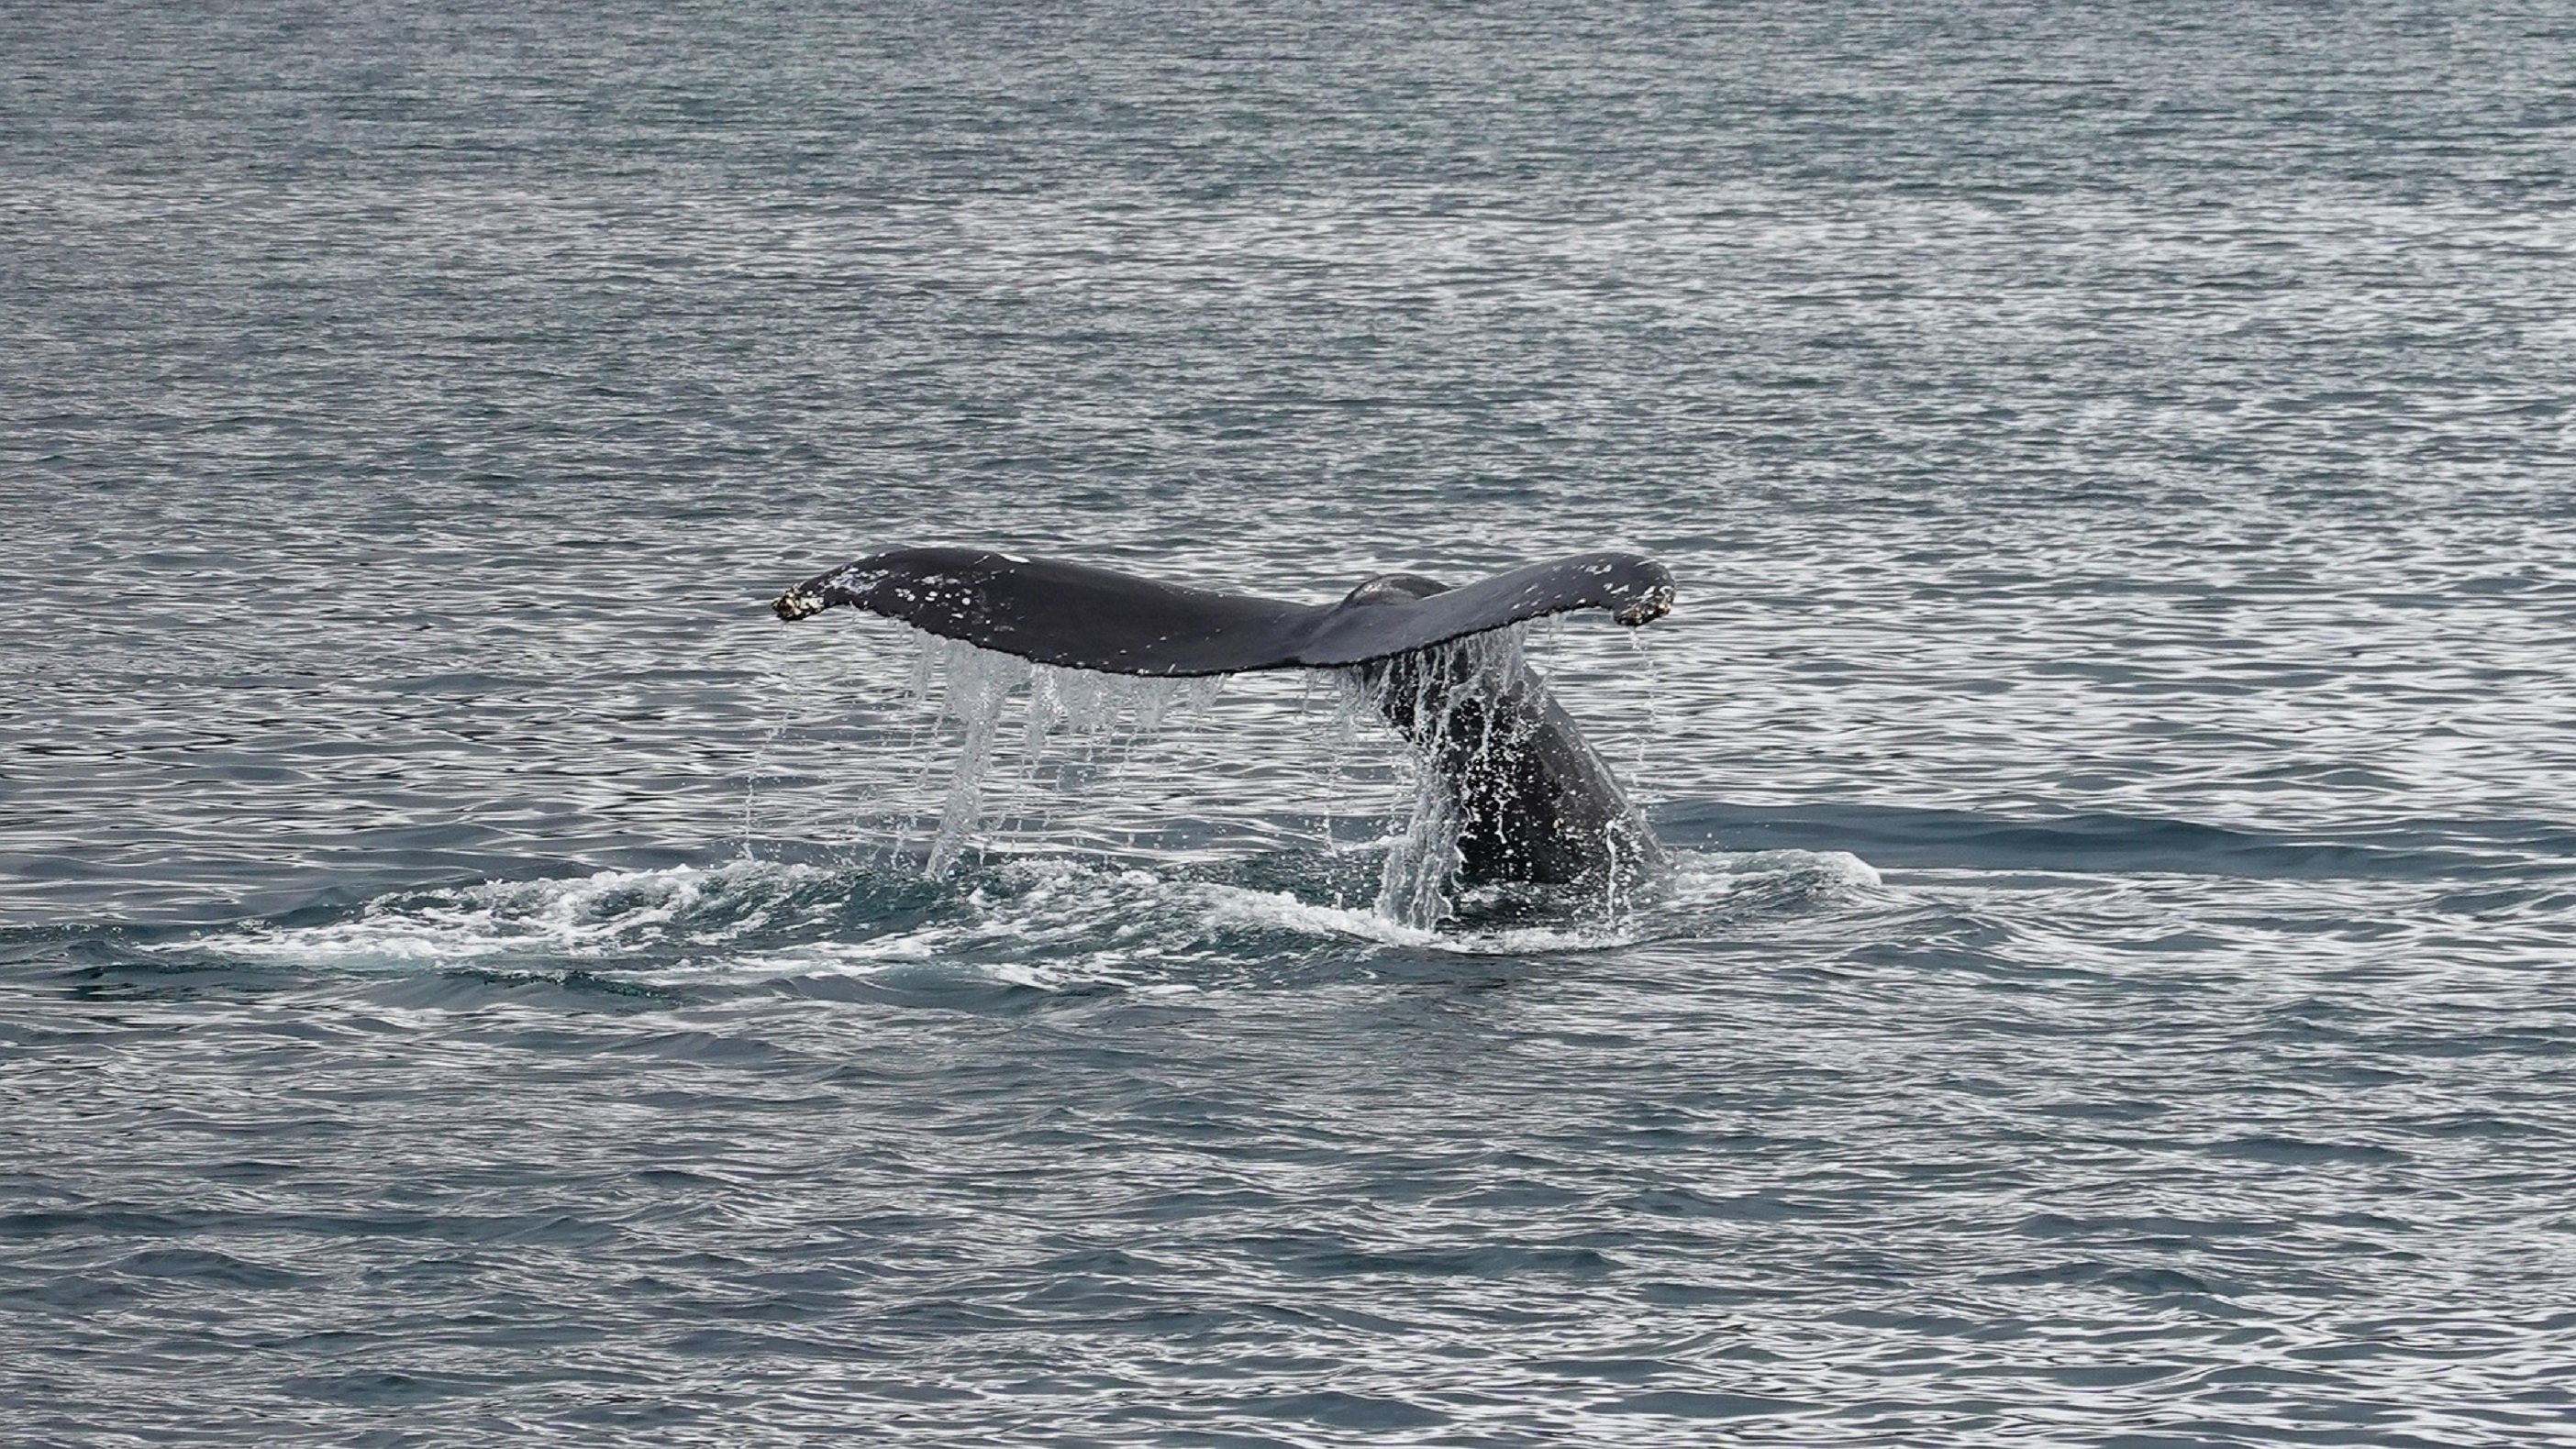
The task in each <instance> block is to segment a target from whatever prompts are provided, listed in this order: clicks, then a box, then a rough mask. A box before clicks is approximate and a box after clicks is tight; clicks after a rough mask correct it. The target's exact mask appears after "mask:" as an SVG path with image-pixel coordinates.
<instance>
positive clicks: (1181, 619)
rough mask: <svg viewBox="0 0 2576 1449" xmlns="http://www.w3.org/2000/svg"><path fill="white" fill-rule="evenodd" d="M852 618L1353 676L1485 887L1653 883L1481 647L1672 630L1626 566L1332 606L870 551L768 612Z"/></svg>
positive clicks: (954, 633)
mask: <svg viewBox="0 0 2576 1449" xmlns="http://www.w3.org/2000/svg"><path fill="white" fill-rule="evenodd" d="M843 604H846V605H848V606H850V607H852V608H858V609H865V610H867V611H868V612H870V613H875V614H883V615H885V616H886V617H888V618H891V619H899V620H902V621H903V622H904V623H907V624H910V625H912V626H913V627H914V628H916V629H921V630H924V631H926V632H928V633H932V634H937V635H940V636H942V637H944V638H949V639H958V640H963V641H964V642H966V643H968V644H972V645H975V646H976V647H978V648H981V649H992V650H998V651H1000V652H1002V653H1005V654H1016V655H1018V656H1020V657H1021V658H1023V659H1029V660H1033V661H1035V662H1037V663H1040V664H1052V665H1057V666H1060V667H1062V668H1067V669H1092V670H1100V671H1103V672H1106V673H1112V674H1143V675H1157V676H1163V677H1179V676H1188V675H1208V674H1241V673H1246V672H1250V671H1253V670H1261V669H1296V668H1306V669H1335V668H1353V670H1354V673H1355V674H1356V675H1357V677H1358V678H1359V679H1360V681H1361V682H1362V683H1364V684H1365V685H1366V686H1367V688H1368V689H1369V691H1370V694H1371V696H1372V698H1373V699H1374V700H1375V702H1376V704H1377V707H1378V711H1379V713H1381V714H1383V715H1384V716H1385V717H1386V720H1387V723H1389V724H1390V725H1393V726H1394V727H1395V729H1396V732H1397V733H1399V734H1401V735H1403V736H1404V738H1405V739H1406V740H1407V741H1408V742H1410V743H1411V744H1412V745H1413V746H1414V747H1415V748H1416V749H1418V750H1420V751H1421V752H1422V755H1423V758H1424V759H1425V760H1426V761H1427V762H1428V764H1429V765H1430V767H1431V769H1432V772H1433V773H1434V774H1436V775H1437V776H1438V777H1439V779H1440V780H1441V782H1442V784H1443V786H1444V787H1445V790H1446V793H1447V796H1448V800H1449V803H1450V804H1451V806H1452V807H1453V808H1454V809H1455V811H1456V813H1457V817H1458V827H1459V829H1458V841H1457V847H1458V864H1459V869H1460V872H1461V874H1463V875H1464V876H1465V877H1466V878H1468V879H1470V880H1476V881H1525V882H1531V883H1537V884H1589V885H1595V886H1599V887H1603V888H1613V889H1615V888H1617V887H1619V886H1621V885H1624V884H1627V883H1630V882H1633V881H1635V880H1637V879H1639V878H1641V877H1643V876H1645V875H1648V874H1651V873H1653V872H1655V871H1658V870H1660V869H1661V868H1662V866H1663V863H1664V854H1663V850H1662V848H1661V847H1660V846H1659V845H1657V844H1656V842H1655V837H1654V833H1653V832H1652V831H1651V830H1649V829H1648V828H1647V826H1646V822H1645V819H1644V817H1643V816H1641V815H1639V814H1638V813H1637V811H1636V809H1635V808H1634V807H1633V806H1631V805H1630V804H1629V803H1628V800H1627V797H1626V796H1624V795H1622V794H1621V793H1620V791H1619V786H1618V782H1617V780H1616V779H1615V778H1614V777H1613V776H1612V774H1611V772H1610V767H1609V765H1608V764H1607V763H1605V762H1604V761H1603V760H1602V758H1601V756H1600V754H1599V752H1598V751H1596V750H1594V749H1593V748H1592V746H1591V745H1590V744H1589V743H1588V742H1586V741H1585V740H1584V738H1583V735H1582V733H1581V731H1579V730H1577V729H1576V728H1575V724H1574V720H1573V718H1572V716H1570V715H1568V714H1567V713H1566V712H1565V710H1564V708H1563V707H1562V706H1561V705H1559V704H1558V703H1557V702H1556V700H1555V698H1554V696H1552V695H1550V694H1549V693H1548V690H1547V686H1546V684H1545V683H1544V682H1543V681H1542V680H1540V678H1539V677H1538V675H1537V673H1536V672H1534V671H1533V670H1531V669H1530V668H1529V666H1528V665H1526V664H1524V663H1522V662H1521V659H1520V653H1519V650H1518V648H1517V646H1508V645H1507V646H1505V647H1496V646H1495V643H1494V641H1493V640H1490V639H1486V638H1480V637H1478V636H1484V635H1490V634H1491V633H1492V632H1493V631H1494V630H1497V629H1501V628H1504V627H1505V626H1507V625H1511V624H1517V623H1521V622H1523V621H1524V620H1529V619H1537V618H1542V617H1545V616H1547V615H1550V614H1563V613H1569V612H1572V611H1574V610H1578V609H1606V610H1608V611H1609V612H1610V614H1611V616H1612V617H1613V618H1616V619H1617V620H1618V621H1619V622H1620V623H1622V624H1628V625H1632V626H1633V625H1638V624H1644V623H1647V622H1649V621H1651V620H1654V619H1658V618H1661V617H1663V616H1664V615H1665V614H1666V613H1668V612H1670V611H1671V609H1672V604H1673V578H1672V574H1671V573H1670V572H1669V571H1667V570H1666V569H1665V568H1664V566H1663V565H1662V564H1659V563H1656V562H1655V561H1653V560H1652V559H1647V558H1641V557H1639V556H1637V555H1635V554H1628V553H1585V554H1575V555H1573V556H1572V557H1570V558H1562V559H1558V560H1556V561H1555V562H1553V563H1543V564H1532V565H1530V566H1529V567H1527V568H1521V569H1514V570H1513V571H1511V572H1510V573H1506V574H1497V575H1495V576H1494V577H1492V578H1489V579H1483V580H1480V581H1478V582H1476V583H1472V584H1466V585H1463V586H1461V587H1458V588H1450V587H1448V586H1447V585H1445V584H1442V583H1439V582H1437V581H1436V580H1432V579H1426V578H1422V577H1419V576H1417V575H1412V574H1386V575H1381V576H1380V577H1378V578H1374V579H1371V580H1369V581H1367V582H1366V583H1363V584H1361V585H1360V586H1359V587H1357V588H1355V589H1353V590H1351V592H1350V593H1349V594H1348V595H1346V596H1345V597H1344V598H1343V599H1342V600H1341V601H1340V602H1338V603H1333V604H1292V603H1285V602H1282V601H1280V600H1276V599H1264V598H1257V597H1255V596H1252V595H1249V594H1222V593H1216V592H1214V591H1211V590H1207V589H1189V588H1181V587H1178V586H1176V585H1172V584H1163V583H1156V582H1154V581H1153V580H1150V579H1140V578H1137V577H1135V576H1133V575H1130V574H1122V573H1118V572H1116V571H1114V570H1110V569H1103V568H1094V567H1091V566H1089V565H1087V564H1075V563H1062V562H1057V561H1053V560H1047V559H1027V558H1021V557H1018V556H1016V555H1013V554H1007V553H996V552H992V551H988V550H983V549H967V548H904V549H895V550H893V551H891V552H887V553H880V554H871V555H869V556H868V557H866V558H862V559H859V560H857V561H855V562H852V563H848V564H844V565H842V566H841V567H840V568H837V569H833V570H832V571H831V572H829V573H824V574H818V575H816V576H815V577H813V578H811V579H808V580H806V581H805V582H804V583H801V584H798V585H797V586H796V587H794V588H792V589H789V590H788V591H787V592H786V593H784V594H781V595H779V596H778V598H777V599H775V600H774V601H772V602H771V604H770V608H771V609H772V610H774V611H775V612H776V613H777V615H778V617H779V618H781V619H787V620H796V619H804V618H809V617H811V616H813V615H815V614H819V613H821V612H822V611H823V610H825V609H828V608H831V607H833V606H835V605H843Z"/></svg>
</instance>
